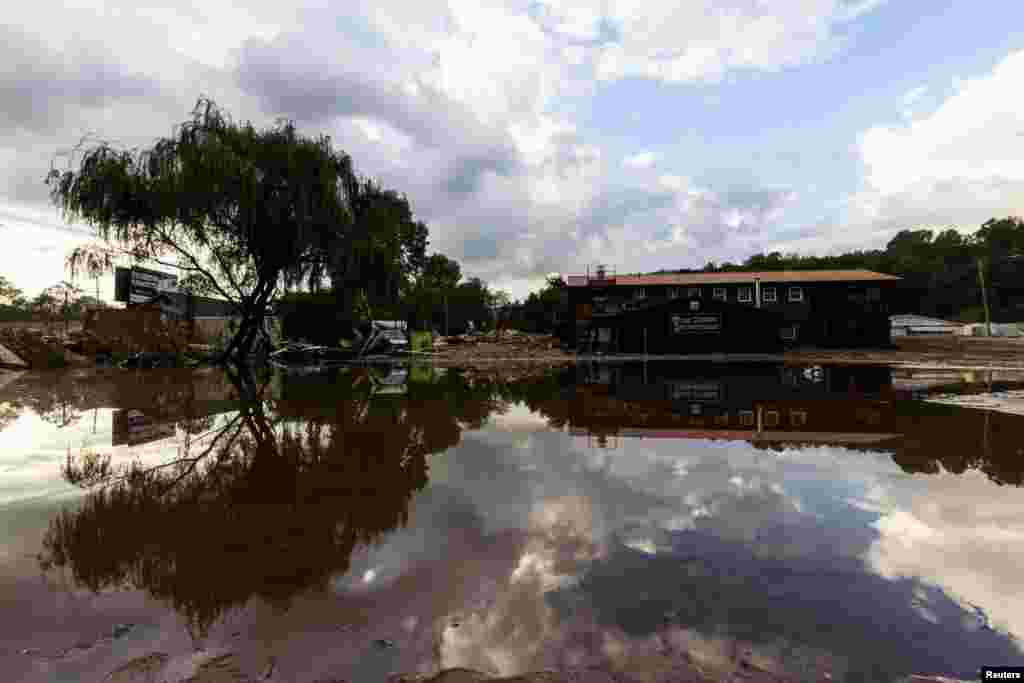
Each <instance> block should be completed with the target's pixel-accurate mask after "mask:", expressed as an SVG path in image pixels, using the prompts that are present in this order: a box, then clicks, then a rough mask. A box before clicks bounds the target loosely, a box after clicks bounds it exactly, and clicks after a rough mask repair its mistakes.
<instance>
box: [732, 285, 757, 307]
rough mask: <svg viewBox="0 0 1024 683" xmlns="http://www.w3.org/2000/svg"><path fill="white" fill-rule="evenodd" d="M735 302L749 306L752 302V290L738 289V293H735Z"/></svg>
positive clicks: (751, 288)
mask: <svg viewBox="0 0 1024 683" xmlns="http://www.w3.org/2000/svg"><path fill="white" fill-rule="evenodd" d="M736 300H737V301H739V302H740V303H742V304H749V303H750V302H751V301H753V300H754V288H753V287H740V289H739V292H737V296H736Z"/></svg>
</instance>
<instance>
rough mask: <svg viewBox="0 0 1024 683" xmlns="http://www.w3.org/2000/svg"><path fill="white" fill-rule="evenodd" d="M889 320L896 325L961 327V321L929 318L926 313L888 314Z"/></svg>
mask: <svg viewBox="0 0 1024 683" xmlns="http://www.w3.org/2000/svg"><path fill="white" fill-rule="evenodd" d="M889 322H891V323H892V324H893V325H894V326H896V327H907V326H912V327H963V323H958V322H954V321H952V320H943V319H941V318H929V317H928V316H926V315H917V314H916V313H900V314H897V315H892V316H889Z"/></svg>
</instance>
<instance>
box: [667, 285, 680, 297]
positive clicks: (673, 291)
mask: <svg viewBox="0 0 1024 683" xmlns="http://www.w3.org/2000/svg"><path fill="white" fill-rule="evenodd" d="M668 298H669V299H678V298H679V288H678V287H669V288H668Z"/></svg>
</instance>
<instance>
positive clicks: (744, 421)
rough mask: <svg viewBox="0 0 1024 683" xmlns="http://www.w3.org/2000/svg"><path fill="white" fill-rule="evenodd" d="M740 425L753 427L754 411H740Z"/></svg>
mask: <svg viewBox="0 0 1024 683" xmlns="http://www.w3.org/2000/svg"><path fill="white" fill-rule="evenodd" d="M740 424H741V425H743V426H744V427H753V426H754V411H753V410H741V411H740Z"/></svg>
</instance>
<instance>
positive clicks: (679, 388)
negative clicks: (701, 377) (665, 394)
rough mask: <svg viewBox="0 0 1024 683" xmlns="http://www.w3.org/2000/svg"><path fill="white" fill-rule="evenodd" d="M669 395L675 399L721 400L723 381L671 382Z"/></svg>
mask: <svg viewBox="0 0 1024 683" xmlns="http://www.w3.org/2000/svg"><path fill="white" fill-rule="evenodd" d="M669 395H670V396H671V397H672V400H674V401H720V400H722V383H721V382H698V381H690V382H683V381H678V382H669Z"/></svg>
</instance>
